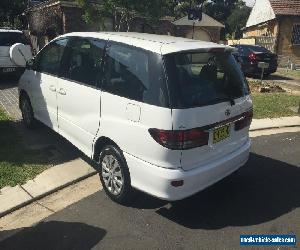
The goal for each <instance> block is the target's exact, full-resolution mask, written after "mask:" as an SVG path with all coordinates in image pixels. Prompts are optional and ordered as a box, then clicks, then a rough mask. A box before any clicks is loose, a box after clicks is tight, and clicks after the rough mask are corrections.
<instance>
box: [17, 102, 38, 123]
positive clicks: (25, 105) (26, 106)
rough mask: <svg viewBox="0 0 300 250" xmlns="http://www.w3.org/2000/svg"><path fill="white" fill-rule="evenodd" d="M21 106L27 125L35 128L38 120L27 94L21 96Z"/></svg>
mask: <svg viewBox="0 0 300 250" xmlns="http://www.w3.org/2000/svg"><path fill="white" fill-rule="evenodd" d="M20 108H21V112H22V118H23V122H24V124H25V126H26V127H27V128H30V129H32V128H34V127H35V124H36V121H35V119H34V114H33V110H32V106H31V103H30V100H29V98H28V97H27V96H23V97H22V98H21V100H20Z"/></svg>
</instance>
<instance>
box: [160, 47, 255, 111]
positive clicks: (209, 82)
mask: <svg viewBox="0 0 300 250" xmlns="http://www.w3.org/2000/svg"><path fill="white" fill-rule="evenodd" d="M164 60H165V65H166V71H167V75H168V87H169V92H170V102H171V106H172V108H178V109H180V108H194V107H201V106H207V105H213V104H216V103H220V102H224V101H232V100H234V99H236V98H240V97H243V96H245V95H248V94H249V87H248V84H247V82H246V79H245V77H244V75H243V73H242V71H241V69H240V67H239V65H238V64H237V62H236V60H235V59H234V57H233V56H232V55H231V53H227V52H226V53H224V52H214V53H203V52H184V53H175V54H170V55H166V56H165V58H164Z"/></svg>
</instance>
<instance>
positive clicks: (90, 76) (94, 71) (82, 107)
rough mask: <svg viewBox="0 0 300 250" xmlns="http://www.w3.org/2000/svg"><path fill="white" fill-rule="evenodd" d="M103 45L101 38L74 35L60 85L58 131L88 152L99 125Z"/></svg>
mask: <svg viewBox="0 0 300 250" xmlns="http://www.w3.org/2000/svg"><path fill="white" fill-rule="evenodd" d="M104 47H105V42H104V41H101V40H95V39H85V38H75V39H73V40H72V41H71V42H70V44H69V45H68V49H67V53H66V54H67V55H66V56H65V58H64V63H63V67H62V68H63V74H62V78H60V79H59V81H58V87H57V100H58V102H57V103H58V124H59V133H60V134H61V135H62V136H64V137H65V138H66V139H68V140H69V141H70V142H71V143H73V144H74V145H75V146H76V147H78V148H79V149H80V150H81V151H83V152H84V153H85V154H86V155H88V156H91V155H92V145H93V140H94V138H95V135H96V134H97V131H98V129H99V125H100V108H101V107H100V98H101V91H100V88H99V84H100V81H101V75H102V58H103V52H104Z"/></svg>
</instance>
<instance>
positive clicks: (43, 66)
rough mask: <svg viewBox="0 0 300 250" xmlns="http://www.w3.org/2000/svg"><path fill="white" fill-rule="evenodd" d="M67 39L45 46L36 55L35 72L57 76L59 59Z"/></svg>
mask: <svg viewBox="0 0 300 250" xmlns="http://www.w3.org/2000/svg"><path fill="white" fill-rule="evenodd" d="M67 43H68V39H67V38H66V39H61V40H57V41H54V42H52V43H50V44H49V45H47V46H46V47H45V48H44V49H43V50H42V51H41V52H40V53H39V54H38V55H37V60H36V62H37V63H36V70H37V71H39V72H44V73H49V74H52V75H59V71H60V65H61V59H62V56H63V53H64V50H65V48H66V46H67Z"/></svg>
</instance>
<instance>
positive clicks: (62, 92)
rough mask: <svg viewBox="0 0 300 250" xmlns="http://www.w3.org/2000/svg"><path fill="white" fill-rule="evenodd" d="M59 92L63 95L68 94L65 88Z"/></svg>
mask: <svg viewBox="0 0 300 250" xmlns="http://www.w3.org/2000/svg"><path fill="white" fill-rule="evenodd" d="M58 93H59V94H61V95H66V94H67V93H66V91H65V90H64V89H59V91H58Z"/></svg>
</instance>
